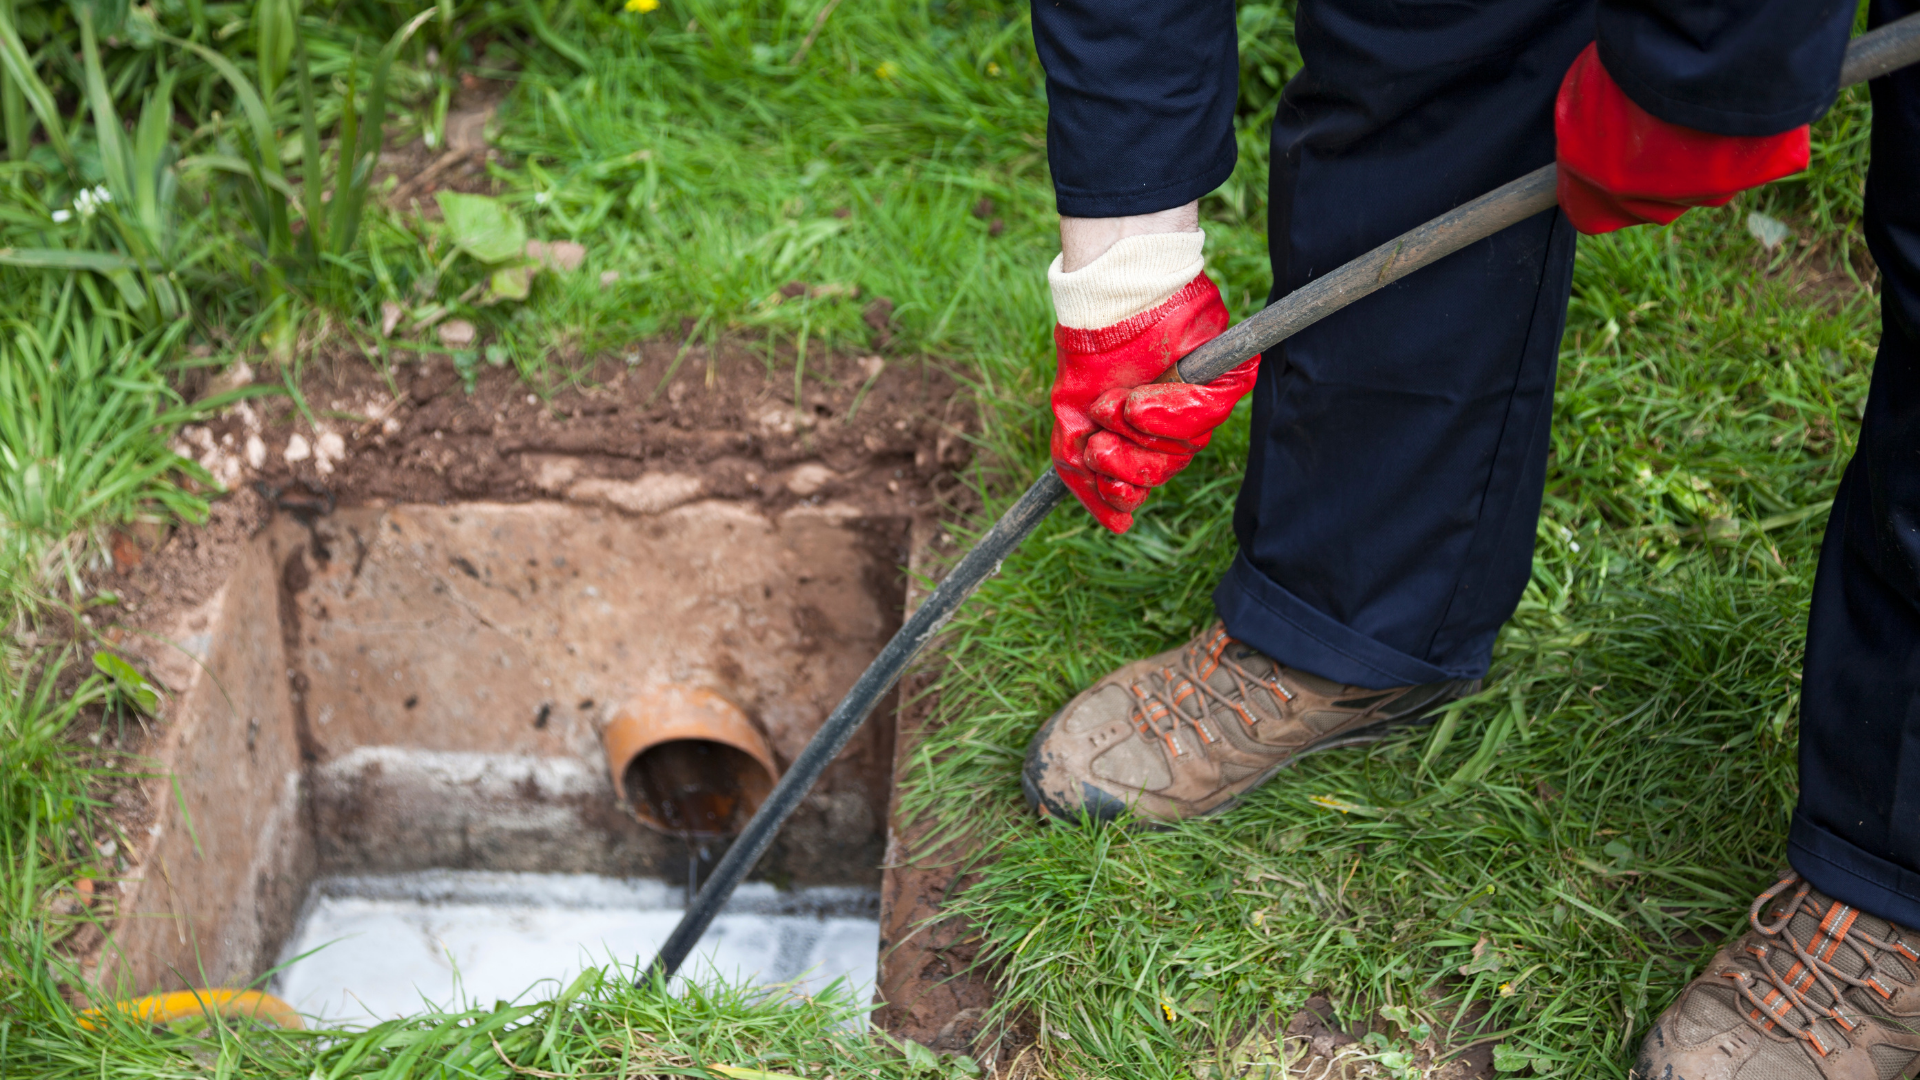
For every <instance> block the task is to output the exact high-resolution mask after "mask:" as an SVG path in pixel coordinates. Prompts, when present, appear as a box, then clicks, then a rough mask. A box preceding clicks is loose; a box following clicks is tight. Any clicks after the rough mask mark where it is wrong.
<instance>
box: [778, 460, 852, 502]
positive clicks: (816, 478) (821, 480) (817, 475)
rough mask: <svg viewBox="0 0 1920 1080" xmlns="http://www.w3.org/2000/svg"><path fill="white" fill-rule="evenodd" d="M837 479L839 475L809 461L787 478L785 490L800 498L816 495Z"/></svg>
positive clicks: (815, 462)
mask: <svg viewBox="0 0 1920 1080" xmlns="http://www.w3.org/2000/svg"><path fill="white" fill-rule="evenodd" d="M837 479H839V474H837V473H835V472H834V471H833V470H832V469H829V468H827V467H826V466H825V465H822V464H820V463H819V462H817V461H809V462H807V463H806V464H805V465H802V466H800V467H799V468H797V469H795V470H793V472H791V473H789V474H788V476H787V490H788V491H791V492H793V493H794V494H795V495H798V496H800V497H801V498H803V499H804V498H806V497H807V496H809V495H816V494H818V493H819V492H820V489H822V488H824V487H826V486H827V485H828V484H831V483H833V482H834V481H835V480H837Z"/></svg>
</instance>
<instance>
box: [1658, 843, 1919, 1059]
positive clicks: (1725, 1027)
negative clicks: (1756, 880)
mask: <svg viewBox="0 0 1920 1080" xmlns="http://www.w3.org/2000/svg"><path fill="white" fill-rule="evenodd" d="M1747 921H1748V923H1750V924H1751V926H1752V929H1750V930H1748V931H1747V932H1746V933H1744V934H1742V935H1740V937H1739V939H1738V940H1736V941H1735V942H1734V943H1733V944H1732V945H1729V946H1727V947H1726V948H1724V949H1721V950H1720V951H1719V952H1718V953H1717V954H1715V955H1714V958H1713V961H1712V962H1711V963H1709V964H1708V965H1707V969H1706V974H1704V975H1702V976H1700V977H1699V978H1697V979H1695V980H1693V982H1692V984H1691V985H1689V986H1688V987H1687V988H1686V989H1685V990H1683V991H1681V992H1680V998H1679V1000H1677V1001H1675V1002H1674V1003H1673V1005H1672V1006H1670V1007H1669V1008H1668V1009H1667V1011H1666V1012H1665V1013H1662V1014H1661V1016H1660V1019H1659V1020H1656V1021H1655V1022H1654V1025H1653V1030H1651V1031H1649V1032H1647V1041H1646V1042H1645V1043H1643V1044H1641V1047H1640V1061H1639V1062H1638V1063H1637V1064H1636V1065H1634V1067H1633V1076H1634V1078H1635V1080H1736V1078H1738V1080H1901V1078H1905V1077H1911V1076H1913V1075H1914V1072H1915V1066H1916V1065H1920V1061H1917V1060H1916V1059H1920V1023H1916V1021H1920V985H1916V984H1915V979H1916V977H1917V976H1920V955H1916V950H1920V934H1915V933H1914V932H1913V931H1912V930H1908V929H1905V928H1904V927H1899V926H1895V925H1893V924H1891V923H1889V922H1886V921H1885V920H1883V919H1876V918H1874V917H1873V916H1871V915H1867V914H1864V913H1862V912H1861V911H1860V909H1858V908H1853V907H1848V906H1847V905H1846V904H1842V903H1840V902H1839V901H1838V900H1833V899H1830V898H1828V897H1825V896H1822V895H1820V894H1819V893H1817V892H1815V891H1813V887H1812V886H1811V885H1809V884H1807V883H1806V882H1805V881H1803V880H1801V878H1800V875H1798V874H1794V873H1789V874H1788V875H1787V876H1786V877H1785V878H1784V879H1783V880H1782V881H1781V882H1780V883H1779V884H1777V885H1775V886H1774V887H1773V888H1771V889H1768V890H1767V891H1766V892H1763V893H1761V894H1760V898H1759V899H1757V900H1755V901H1754V902H1753V907H1752V908H1750V909H1749V910H1748V913H1747Z"/></svg>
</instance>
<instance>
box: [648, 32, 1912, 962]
mask: <svg viewBox="0 0 1920 1080" xmlns="http://www.w3.org/2000/svg"><path fill="white" fill-rule="evenodd" d="M1916 62H1920V15H1908V16H1907V17H1905V18H1903V19H1898V20H1895V21H1894V22H1890V23H1888V24H1887V25H1885V26H1882V27H1880V28H1879V29H1877V30H1874V31H1872V32H1871V33H1867V34H1862V35H1860V36H1859V37H1857V38H1854V39H1853V41H1852V42H1851V43H1849V44H1848V46H1847V57H1846V62H1845V64H1844V65H1843V66H1842V68H1841V72H1840V85H1841V86H1843V87H1846V86H1852V85H1854V84H1856V83H1861V82H1865V81H1867V80H1868V79H1874V78H1878V77H1879V76H1881V75H1885V74H1886V73H1887V72H1889V71H1893V70H1895V69H1897V68H1902V67H1906V66H1907V65H1909V64H1913V63H1916ZM1554 186H1555V175H1554V167H1553V166H1552V165H1544V166H1541V167H1540V168H1538V169H1535V170H1534V171H1532V172H1530V173H1528V174H1527V175H1525V176H1522V177H1520V178H1519V179H1517V180H1513V181H1511V182H1509V183H1506V184H1502V185H1501V186H1500V187H1497V188H1495V189H1493V190H1492V191H1490V192H1488V193H1486V194H1485V195H1482V196H1480V197H1479V198H1477V199H1475V200H1473V201H1472V202H1469V203H1465V204H1462V205H1461V206H1459V207H1456V208H1455V209H1453V210H1450V211H1448V212H1447V213H1445V214H1442V215H1440V216H1439V217H1437V218H1434V219H1433V220H1432V221H1429V222H1427V223H1426V224H1424V225H1421V226H1418V227H1416V228H1414V229H1412V230H1411V231H1409V232H1407V233H1405V234H1403V235H1401V236H1399V237H1397V238H1395V239H1393V240H1389V241H1387V242H1386V243H1384V244H1381V245H1380V246H1379V247H1377V248H1374V249H1373V250H1372V251H1369V252H1367V253H1366V254H1365V255H1362V256H1360V257H1359V258H1356V259H1354V260H1353V261H1351V262H1349V263H1347V264H1346V265H1344V266H1341V267H1340V268H1339V269H1337V270H1334V271H1333V272H1331V273H1329V274H1327V275H1326V276H1325V277H1321V278H1316V279H1315V280H1313V281H1311V282H1309V283H1308V284H1306V285H1302V286H1301V287H1300V288H1298V289H1295V290H1294V291H1292V292H1290V293H1288V294H1287V295H1286V296H1283V297H1281V298H1280V299H1279V300H1278V301H1276V302H1274V303H1273V304H1271V305H1270V306H1268V307H1267V308H1266V309H1265V310H1262V311H1260V312H1259V313H1257V314H1255V315H1253V316H1252V317H1251V318H1248V319H1247V320H1246V321H1244V322H1242V323H1240V324H1239V325H1237V326H1235V327H1233V328H1232V329H1230V330H1228V331H1227V332H1226V333H1223V334H1221V335H1220V336H1219V337H1216V338H1214V339H1213V340H1211V341H1209V342H1207V343H1206V344H1205V345H1202V346H1200V347H1199V348H1198V349H1195V350H1194V351H1193V352H1191V353H1189V354H1188V355H1187V357H1186V358H1185V359H1184V360H1181V361H1180V365H1179V366H1180V377H1181V379H1182V380H1183V381H1186V382H1190V383H1201V382H1211V381H1213V380H1214V379H1216V378H1219V377H1220V376H1221V375H1223V374H1225V373H1226V372H1227V371H1229V370H1231V369H1232V368H1234V367H1237V366H1239V365H1240V364H1241V363H1242V362H1244V361H1245V360H1247V359H1248V358H1249V357H1251V356H1253V355H1254V354H1255V353H1261V352H1265V351H1266V350H1268V349H1271V348H1272V347H1273V346H1275V345H1278V344H1279V343H1280V342H1282V341H1285V340H1286V339H1287V338H1289V337H1292V336H1293V335H1294V334H1296V333H1299V332H1300V331H1301V330H1304V329H1306V328H1307V327H1309V326H1311V325H1313V324H1314V323H1316V322H1318V321H1320V320H1321V319H1323V318H1326V317H1327V316H1328V315H1331V314H1333V313H1334V312H1336V311H1338V310H1340V309H1341V308H1343V307H1346V306H1347V305H1348V304H1351V303H1353V302H1354V301H1355V300H1358V299H1360V298H1361V297H1363V296H1366V295H1367V294H1368V293H1371V292H1374V291H1376V290H1378V289H1380V288H1381V287H1382V286H1385V285H1388V284H1390V283H1392V282H1395V281H1398V280H1399V279H1401V278H1403V277H1405V276H1407V275H1408V274H1411V273H1413V272H1414V271H1415V270H1418V269H1420V268H1421V267H1423V266H1427V265H1430V264H1432V263H1435V262H1438V261H1439V260H1441V259H1443V258H1445V257H1446V256H1448V255H1451V254H1453V253H1454V252H1456V251H1459V250H1460V249H1461V248H1464V247H1466V246H1467V245H1469V244H1473V243H1476V242H1478V241H1480V240H1484V239H1486V238H1487V237H1489V236H1492V235H1493V234H1494V233H1497V232H1499V231H1500V230H1502V229H1504V228H1506V227H1507V226H1509V225H1512V224H1514V223H1515V222H1518V221H1522V220H1524V219H1526V218H1529V217H1532V216H1533V215H1535V214H1538V213H1540V212H1541V211H1543V210H1549V209H1552V207H1553V205H1554ZM1066 496H1067V486H1066V485H1065V484H1063V483H1061V482H1060V478H1059V477H1058V476H1056V475H1055V474H1054V472H1053V470H1052V469H1048V470H1047V471H1046V472H1044V473H1041V474H1040V478H1039V479H1038V480H1035V481H1034V482H1033V486H1032V487H1029V488H1028V489H1027V491H1026V494H1024V495H1022V496H1020V498H1019V501H1017V502H1015V503H1014V504H1013V506H1012V507H1011V508H1009V509H1008V510H1007V512H1006V513H1005V514H1003V515H1001V517H1000V520H999V521H997V522H995V523H994V525H993V528H991V529H989V530H987V533H986V535H985V536H982V537H981V538H980V542H979V543H978V544H976V545H975V546H974V548H973V550H971V551H969V552H967V554H966V555H965V556H964V557H962V558H961V560H960V562H959V565H957V566H955V567H954V568H953V572H952V573H950V574H948V575H947V576H946V579H945V580H943V581H942V582H940V585H939V587H938V588H936V589H934V591H933V594H932V595H930V596H928V597H927V599H926V602H925V603H923V604H921V605H920V606H919V607H918V608H917V609H915V610H914V612H913V614H912V615H911V616H909V617H908V618H907V621H906V622H905V623H904V624H902V625H901V627H900V629H899V631H897V632H896V633H895V634H894V635H893V639H892V640H891V641H888V642H887V646H886V648H884V649H882V650H880V655H879V656H877V657H875V658H874V661H873V663H872V664H871V665H869V666H868V668H867V670H866V671H864V672H862V673H861V675H860V678H859V680H858V681H857V682H855V683H854V684H853V689H851V690H849V691H847V696H846V697H845V698H844V699H842V700H841V702H840V704H839V705H838V706H837V707H836V708H835V709H834V710H833V714H832V715H831V716H829V717H827V722H826V723H825V724H822V725H821V726H820V730H819V731H818V732H817V733H815V735H814V736H813V739H812V741H810V742H808V743H807V746H806V749H804V750H802V751H800V756H799V757H798V758H796V759H794V762H793V767H792V768H790V769H788V770H787V774H786V775H785V776H782V777H781V778H780V782H779V783H778V784H777V785H775V786H774V789H773V792H772V793H771V794H769V795H768V796H767V800H766V801H765V802H764V803H761V804H760V809H759V811H758V812H757V813H755V814H754V815H753V820H751V821H749V822H747V827H746V829H745V830H744V831H743V832H741V834H740V838H739V839H737V840H735V841H734V842H733V846H732V847H730V848H728V849H727V853H726V854H725V855H723V856H721V858H720V863H719V865H717V866H715V867H714V868H713V876H712V877H709V878H708V879H707V883H706V884H705V885H704V886H702V887H701V889H700V894H699V895H698V896H697V897H695V898H694V901H693V904H692V906H690V907H689V908H688V909H687V913H686V914H685V915H682V916H681V917H680V923H679V925H678V926H675V927H674V928H673V933H672V934H671V935H669V936H668V938H667V941H666V944H665V945H662V946H661V947H660V952H659V954H658V955H656V956H655V957H654V958H653V963H652V964H651V965H649V966H648V968H647V971H646V973H645V974H644V975H642V976H641V978H640V981H641V982H642V983H645V982H647V981H649V980H651V979H653V978H654V977H655V976H656V975H657V976H659V977H660V978H661V979H662V981H664V980H666V979H670V978H672V977H673V975H674V973H675V972H677V971H679V970H680V965H681V964H682V963H684V962H685V961H686V959H687V957H688V956H689V955H690V954H691V953H692V952H693V947H694V945H695V943H697V942H698V941H699V940H700V936H701V935H702V934H704V933H706V931H707V927H709V926H711V925H712V924H713V920H714V916H716V915H718V914H719V913H720V909H721V908H722V907H724V906H726V902H727V899H728V898H729V897H731V896H732V895H733V890H734V889H735V888H736V887H738V886H739V884H740V882H741V881H742V880H744V879H745V878H746V876H747V872H748V871H750V870H752V869H753V865H754V863H757V862H759V861H760V856H762V855H764V854H766V851H767V847H768V845H770V844H772V843H773V838H774V835H775V834H777V833H778V832H779V831H780V826H781V825H783V824H785V823H786V820H787V817H788V815H790V814H792V813H793V811H794V808H795V807H797V806H799V805H800V800H801V799H802V798H803V797H804V796H805V795H806V794H807V792H808V791H809V790H811V789H812V788H813V785H814V782H815V781H817V780H818V779H819V778H820V774H821V773H823V772H825V771H826V768H827V766H828V764H830V763H831V762H832V761H833V759H834V758H835V757H838V756H839V754H840V751H841V750H842V749H844V748H845V747H846V745H847V740H849V739H851V738H853V733H854V732H855V731H858V730H859V729H860V725H861V724H863V723H865V722H866V719H867V717H868V715H869V714H871V713H872V712H873V708H874V706H875V705H877V704H879V702H880V699H881V698H882V697H885V696H886V693H887V691H889V690H891V689H893V684H894V683H896V682H898V681H899V680H900V676H901V674H902V673H903V672H904V671H905V670H906V667H907V665H908V664H910V663H912V662H913V658H914V657H915V656H917V655H919V653H920V650H921V649H923V648H925V647H926V645H927V643H928V642H929V641H932V640H933V637H934V635H936V634H938V633H939V632H940V628H941V627H942V626H944V625H946V622H947V620H948V619H951V618H952V617H953V614H954V612H956V611H958V610H959V609H960V605H961V604H963V603H965V602H966V600H967V597H969V596H972V595H973V593H974V590H976V589H978V588H979V587H980V585H981V583H982V582H984V581H986V579H987V578H989V577H991V576H993V574H995V573H996V572H998V571H999V569H1000V562H1001V560H1003V559H1005V558H1006V557H1007V556H1008V555H1009V554H1011V553H1012V551H1013V549H1014V548H1016V547H1019V546H1020V541H1022V540H1025V539H1026V538H1027V536H1028V535H1029V534H1030V533H1032V532H1033V530H1034V529H1035V528H1037V527H1038V526H1039V525H1040V522H1041V521H1043V520H1045V518H1046V516H1047V514H1048V513H1050V512H1051V511H1052V510H1053V508H1054V507H1056V506H1058V505H1060V503H1061V501H1062V500H1064V499H1065V498H1066Z"/></svg>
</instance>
